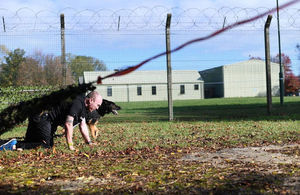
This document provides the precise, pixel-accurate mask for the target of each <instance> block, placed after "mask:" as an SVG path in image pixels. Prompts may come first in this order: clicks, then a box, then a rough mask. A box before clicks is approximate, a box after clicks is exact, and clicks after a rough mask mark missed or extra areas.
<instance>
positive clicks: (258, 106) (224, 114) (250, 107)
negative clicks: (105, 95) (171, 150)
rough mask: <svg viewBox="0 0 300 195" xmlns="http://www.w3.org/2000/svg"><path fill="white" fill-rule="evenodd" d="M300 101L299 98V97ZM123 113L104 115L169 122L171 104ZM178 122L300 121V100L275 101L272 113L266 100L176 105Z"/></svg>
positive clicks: (120, 119) (126, 109)
mask: <svg viewBox="0 0 300 195" xmlns="http://www.w3.org/2000/svg"><path fill="white" fill-rule="evenodd" d="M299 100H300V99H299ZM123 107H124V109H123V110H124V113H122V111H120V115H119V116H117V117H115V116H113V117H112V116H108V117H107V118H105V117H104V118H103V122H140V121H145V122H150V121H168V107H167V105H165V106H160V107H155V106H153V107H150V106H149V107H143V106H141V107H135V108H131V107H130V104H128V105H125V106H123ZM173 113H174V120H175V121H240V120H254V121H259V120H267V121H268V120H269V121H273V120H300V101H292V102H286V103H285V104H284V105H280V103H274V104H273V105H272V113H271V114H269V113H268V112H267V106H266V104H265V103H251V104H224V105H196V104H195V105H176V104H175V105H174V107H173Z"/></svg>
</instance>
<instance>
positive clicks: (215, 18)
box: [0, 6, 300, 33]
mask: <svg viewBox="0 0 300 195" xmlns="http://www.w3.org/2000/svg"><path fill="white" fill-rule="evenodd" d="M268 10H270V9H269V8H265V7H260V8H240V7H234V8H230V7H223V8H219V9H216V8H205V9H198V8H190V9H181V8H178V7H174V8H166V7H164V6H155V7H152V8H149V7H137V8H135V9H120V10H109V9H100V10H90V9H85V10H76V9H73V8H70V7H68V8H64V9H62V10H59V11H51V10H40V11H34V10H33V9H31V8H28V7H23V8H20V9H18V10H17V11H10V10H8V9H6V8H0V17H1V18H2V22H1V23H2V25H1V26H2V30H0V32H1V33H3V32H22V31H27V32H28V31H29V32H41V31H42V32H43V31H44V32H52V31H59V30H60V14H62V13H63V14H64V15H65V24H66V30H67V31H69V32H73V33H74V32H81V31H85V32H94V33H97V32H106V31H109V32H131V31H133V30H134V31H147V32H149V31H152V32H155V31H162V30H164V29H165V22H166V16H167V13H171V14H172V20H171V29H172V30H173V31H186V30H188V31H193V30H195V31H197V30H215V29H219V28H220V27H224V26H226V25H229V24H232V23H235V22H237V21H239V20H241V19H247V18H251V17H253V16H255V15H257V14H259V13H261V12H265V11H268ZM273 17H274V18H276V14H274V15H273ZM280 20H281V28H282V30H299V29H300V9H299V8H287V9H283V10H280ZM264 24H265V19H264V18H262V19H259V20H257V21H254V22H252V23H249V24H246V25H243V26H241V27H239V30H262V29H263V26H264ZM0 29H1V28H0Z"/></svg>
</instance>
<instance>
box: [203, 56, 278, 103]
mask: <svg viewBox="0 0 300 195" xmlns="http://www.w3.org/2000/svg"><path fill="white" fill-rule="evenodd" d="M200 74H201V77H202V78H203V80H204V82H205V85H204V90H205V98H212V97H225V98H227V97H256V96H266V91H267V89H266V64H265V61H262V60H248V61H243V62H238V63H235V64H230V65H225V66H220V67H216V68H212V69H207V70H203V71H200ZM271 86H272V87H271V88H272V95H273V96H276V95H279V64H276V63H271Z"/></svg>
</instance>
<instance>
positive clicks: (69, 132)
mask: <svg viewBox="0 0 300 195" xmlns="http://www.w3.org/2000/svg"><path fill="white" fill-rule="evenodd" d="M102 101H103V99H102V97H101V95H100V94H99V93H98V92H96V91H92V92H90V93H89V94H88V95H87V96H85V95H84V94H83V95H79V96H77V97H76V98H75V99H74V100H73V101H71V102H68V101H64V102H62V103H60V104H59V105H57V106H55V107H53V108H52V109H50V110H49V111H47V112H43V113H39V114H33V115H32V116H31V117H29V119H28V120H29V123H28V127H27V131H26V135H25V141H24V142H17V143H16V140H15V139H13V140H11V141H9V142H7V144H4V145H2V147H3V148H5V149H14V148H21V149H32V148H36V147H39V146H42V147H44V148H51V147H53V146H54V141H53V139H54V135H55V132H56V130H57V127H58V126H62V127H64V128H65V136H66V142H67V145H68V148H69V149H70V150H75V148H74V144H73V128H74V127H75V126H76V125H77V124H79V130H80V132H81V134H82V137H83V139H84V141H85V143H87V144H89V145H93V143H92V141H91V138H90V136H89V130H88V127H87V124H86V116H87V114H88V113H89V112H92V111H94V110H96V109H98V108H99V107H100V106H101V104H102ZM15 144H16V145H15ZM0 149H1V146H0Z"/></svg>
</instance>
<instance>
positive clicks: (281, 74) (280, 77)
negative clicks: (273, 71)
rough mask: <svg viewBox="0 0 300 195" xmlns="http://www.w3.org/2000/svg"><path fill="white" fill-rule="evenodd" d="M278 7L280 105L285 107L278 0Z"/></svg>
mask: <svg viewBox="0 0 300 195" xmlns="http://www.w3.org/2000/svg"><path fill="white" fill-rule="evenodd" d="M276 5H277V32H278V48H279V87H280V105H283V98H284V80H283V67H282V63H281V41H280V24H279V8H278V0H276Z"/></svg>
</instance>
